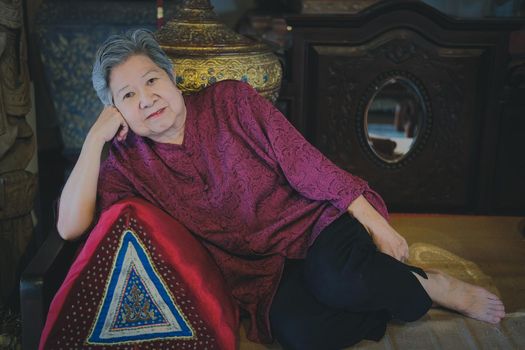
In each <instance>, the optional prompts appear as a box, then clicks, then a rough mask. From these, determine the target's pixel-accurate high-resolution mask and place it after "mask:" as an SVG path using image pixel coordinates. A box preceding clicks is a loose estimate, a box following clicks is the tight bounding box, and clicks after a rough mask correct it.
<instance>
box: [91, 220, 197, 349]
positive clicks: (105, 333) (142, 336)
mask: <svg viewBox="0 0 525 350" xmlns="http://www.w3.org/2000/svg"><path fill="white" fill-rule="evenodd" d="M116 254H117V256H116V259H115V262H114V266H113V270H112V273H111V276H110V277H109V283H108V284H107V288H106V291H105V293H104V296H103V302H102V304H101V307H100V309H99V310H98V313H97V317H95V322H94V327H93V328H92V331H91V335H90V336H89V338H88V340H87V343H91V344H115V343H121V342H130V341H145V340H153V339H161V338H162V339H167V338H191V337H193V334H194V332H193V331H192V329H191V326H190V325H189V322H188V321H187V320H186V318H185V317H184V315H183V314H182V313H181V311H180V310H179V308H178V307H177V305H176V304H175V302H174V301H173V298H172V296H171V294H170V293H169V292H168V288H167V287H166V285H165V283H164V281H163V279H162V277H161V276H160V275H159V274H158V272H157V271H156V269H155V268H154V267H153V262H152V260H151V258H150V256H149V255H148V253H147V251H146V249H145V248H144V246H143V245H142V243H141V242H140V240H139V239H138V238H137V237H136V236H135V234H134V233H133V232H132V231H130V230H127V231H126V232H125V233H124V235H123V236H122V238H121V240H120V245H119V247H118V249H117V252H116Z"/></svg>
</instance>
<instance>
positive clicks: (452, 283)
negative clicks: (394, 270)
mask: <svg viewBox="0 0 525 350" xmlns="http://www.w3.org/2000/svg"><path fill="white" fill-rule="evenodd" d="M427 275H428V280H425V279H423V278H418V279H419V280H420V281H421V282H422V283H421V284H422V285H423V288H425V290H426V291H427V293H428V295H429V296H430V298H431V299H432V300H433V301H434V302H435V303H436V304H438V305H439V306H442V307H445V308H447V309H451V310H454V311H458V312H459V313H462V314H464V315H466V316H468V317H472V318H475V319H477V320H480V321H485V322H489V323H493V324H496V323H499V322H500V321H501V319H502V318H503V317H505V307H504V306H503V302H502V301H501V300H500V299H499V298H498V297H497V296H496V295H494V294H492V293H490V292H489V291H488V290H486V289H484V288H482V287H479V286H475V285H472V284H469V283H466V282H463V281H460V280H458V279H456V278H454V277H451V276H448V275H446V274H444V273H442V272H435V271H433V272H427ZM416 276H417V274H416ZM418 277H419V276H418Z"/></svg>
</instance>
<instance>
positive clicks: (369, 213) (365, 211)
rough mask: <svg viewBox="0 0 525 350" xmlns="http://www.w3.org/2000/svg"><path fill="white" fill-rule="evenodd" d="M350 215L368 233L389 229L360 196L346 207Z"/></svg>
mask: <svg viewBox="0 0 525 350" xmlns="http://www.w3.org/2000/svg"><path fill="white" fill-rule="evenodd" d="M348 212H349V213H350V215H352V216H353V217H355V218H356V219H357V220H358V221H359V222H360V223H361V224H362V225H363V226H364V227H366V228H367V229H368V231H376V230H380V231H381V228H384V227H387V226H388V227H390V225H389V223H388V222H387V221H386V219H385V218H384V217H383V216H382V215H381V214H379V212H378V211H377V210H376V209H375V208H374V207H373V206H372V205H371V204H370V202H368V201H367V200H366V198H365V197H364V196H363V195H361V196H359V197H357V198H356V199H355V200H354V201H353V202H352V203H351V204H350V206H349V207H348Z"/></svg>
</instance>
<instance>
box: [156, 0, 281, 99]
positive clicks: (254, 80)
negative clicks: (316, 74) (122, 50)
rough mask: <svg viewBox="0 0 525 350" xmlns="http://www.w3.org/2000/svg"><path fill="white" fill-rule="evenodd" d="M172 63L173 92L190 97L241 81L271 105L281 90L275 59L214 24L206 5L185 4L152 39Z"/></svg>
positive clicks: (202, 0)
mask: <svg viewBox="0 0 525 350" xmlns="http://www.w3.org/2000/svg"><path fill="white" fill-rule="evenodd" d="M155 36H156V38H157V40H158V41H159V43H160V45H161V47H162V48H163V49H164V50H165V51H166V53H167V54H168V56H170V58H171V59H172V61H173V64H174V70H175V73H176V76H177V86H178V87H179V88H180V89H181V90H182V92H183V93H192V92H196V91H199V90H201V89H202V88H204V87H206V86H208V85H211V84H213V83H215V82H218V81H221V80H225V79H235V80H242V81H245V82H247V83H249V84H250V85H251V86H253V87H254V88H255V89H256V90H257V91H258V92H259V93H260V94H261V95H263V96H264V97H266V98H267V99H269V100H270V101H272V102H275V100H276V99H277V96H278V93H279V88H280V86H281V77H282V69H281V64H280V63H279V60H278V59H277V57H276V56H275V55H274V54H273V53H272V52H271V50H270V49H269V48H268V47H267V46H266V45H265V44H263V43H260V42H256V41H253V40H250V39H248V38H246V37H244V36H242V35H240V34H237V33H235V32H234V31H233V30H231V29H229V28H228V27H226V26H225V25H224V24H222V23H220V22H219V21H218V20H217V16H216V15H215V13H214V12H213V7H212V6H211V5H210V2H209V0H189V1H185V2H184V4H183V5H182V6H180V7H179V9H178V11H177V14H176V15H175V17H174V18H172V19H171V20H169V21H168V22H167V23H166V25H165V26H164V27H162V28H161V29H160V30H159V31H157V33H156V34H155Z"/></svg>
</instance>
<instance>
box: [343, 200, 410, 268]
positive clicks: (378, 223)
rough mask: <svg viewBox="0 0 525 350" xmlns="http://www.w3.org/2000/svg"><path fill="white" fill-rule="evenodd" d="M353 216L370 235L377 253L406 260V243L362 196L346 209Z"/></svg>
mask: <svg viewBox="0 0 525 350" xmlns="http://www.w3.org/2000/svg"><path fill="white" fill-rule="evenodd" d="M348 212H349V213H350V214H351V215H353V216H354V217H355V218H356V219H357V220H358V221H359V222H360V223H361V224H362V225H363V226H364V227H365V228H366V229H367V230H368V232H369V233H370V235H371V236H372V239H373V240H374V243H375V244H376V246H377V248H378V249H379V251H381V252H383V253H385V254H388V255H390V256H391V257H393V258H395V259H397V260H399V261H405V260H407V259H408V244H407V241H406V240H405V239H404V238H403V236H401V235H400V234H399V233H397V231H396V230H394V228H393V227H392V226H390V224H389V223H388V222H387V221H386V220H385V218H383V217H382V216H381V215H380V214H379V213H378V212H377V211H376V210H375V209H374V207H373V206H372V205H371V204H370V203H369V202H368V201H367V200H366V199H365V197H363V196H362V195H361V196H359V197H358V198H356V199H355V200H354V201H353V202H352V203H351V204H350V206H349V207H348Z"/></svg>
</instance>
